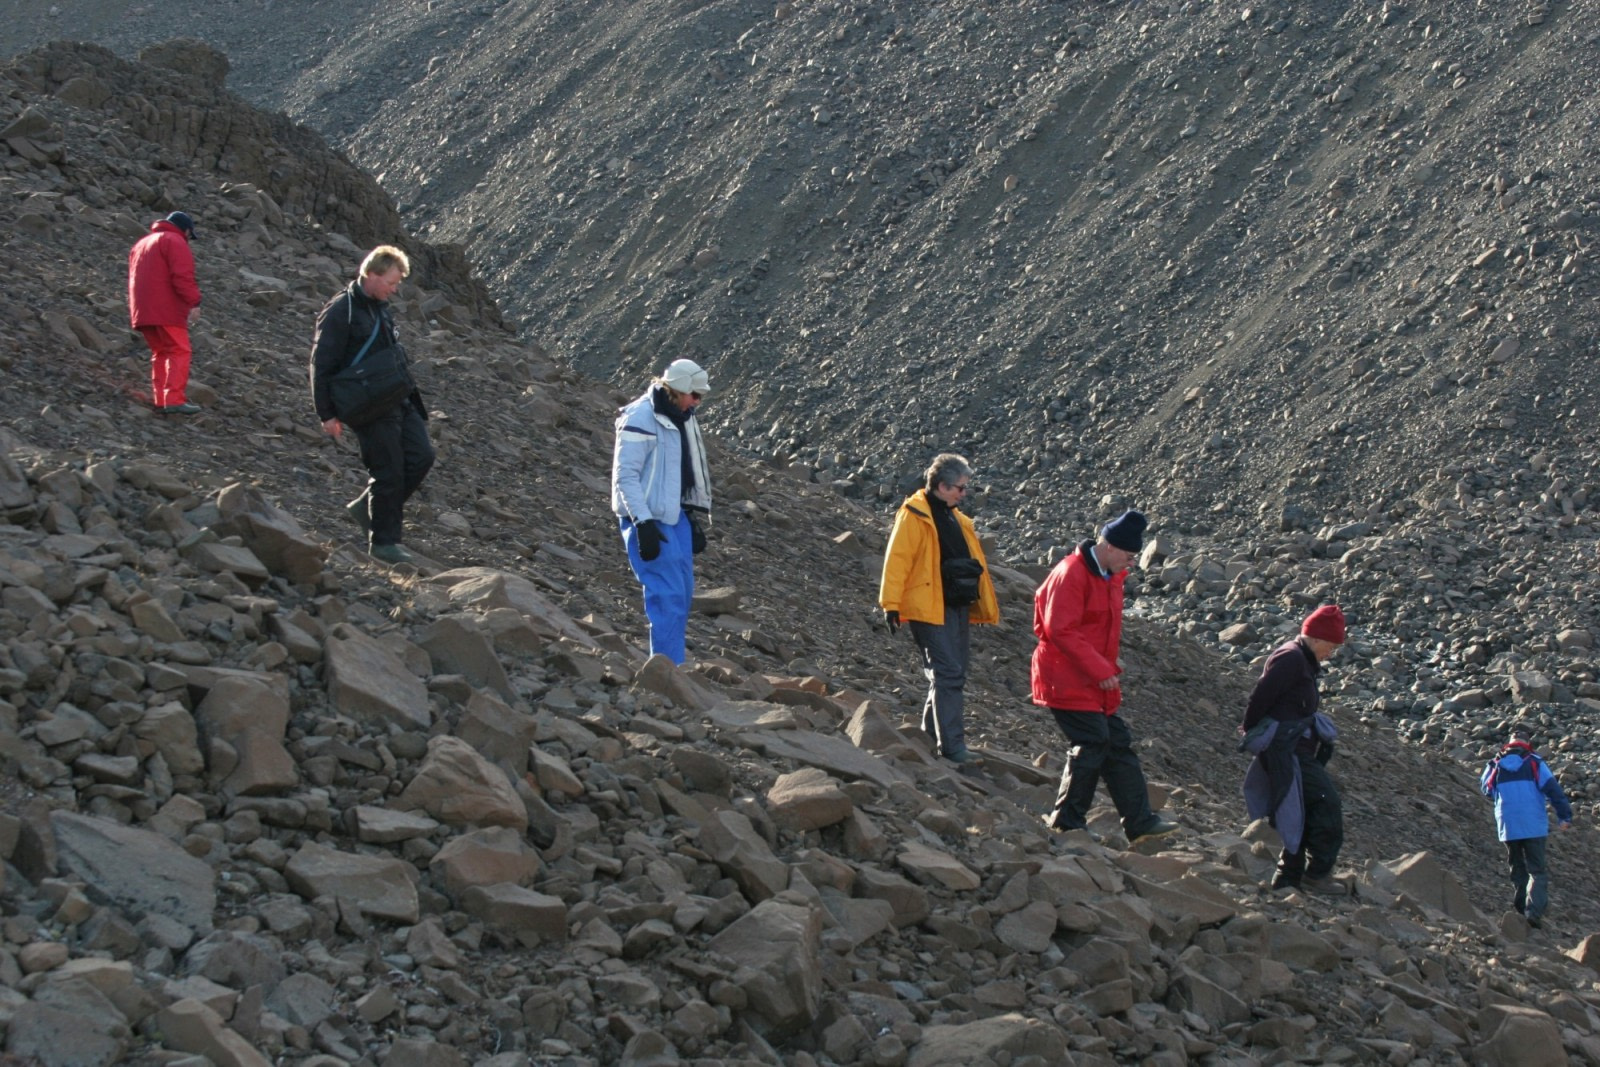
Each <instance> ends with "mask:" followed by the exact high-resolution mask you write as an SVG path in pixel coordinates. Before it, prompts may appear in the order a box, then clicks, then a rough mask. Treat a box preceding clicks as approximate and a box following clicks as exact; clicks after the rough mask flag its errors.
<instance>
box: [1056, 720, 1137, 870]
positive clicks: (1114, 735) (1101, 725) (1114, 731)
mask: <svg viewBox="0 0 1600 1067" xmlns="http://www.w3.org/2000/svg"><path fill="white" fill-rule="evenodd" d="M1050 714H1052V715H1054V716H1055V718H1056V725H1057V726H1059V727H1060V728H1061V732H1062V733H1064V734H1066V735H1067V740H1068V741H1071V742H1072V749H1071V750H1070V751H1069V752H1068V753H1067V768H1066V770H1064V771H1062V772H1061V788H1060V790H1058V791H1057V793H1056V807H1055V811H1053V812H1051V814H1050V827H1051V828H1052V829H1055V830H1080V829H1082V828H1083V827H1084V826H1085V825H1086V824H1087V822H1088V818H1089V808H1090V807H1091V806H1092V805H1093V804H1094V791H1095V789H1096V787H1098V786H1099V784H1100V782H1101V781H1102V780H1104V781H1105V783H1106V792H1108V793H1110V794H1111V803H1112V804H1114V805H1115V806H1116V809H1117V814H1118V815H1120V816H1121V817H1122V832H1123V833H1125V834H1126V835H1127V836H1128V840H1130V841H1131V840H1133V839H1134V838H1135V837H1138V836H1139V835H1140V834H1141V833H1144V832H1145V831H1146V830H1148V829H1149V828H1150V826H1151V825H1152V824H1153V823H1155V822H1156V821H1157V819H1156V815H1155V813H1154V812H1152V811H1151V810H1150V792H1149V789H1148V787H1147V786H1146V785H1145V780H1144V767H1143V766H1142V765H1141V764H1140V763H1139V756H1138V754H1137V753H1135V752H1134V751H1133V732H1132V731H1130V730H1129V729H1128V724H1127V723H1125V722H1123V721H1122V717H1121V716H1120V715H1107V714H1105V713H1103V712H1099V711H1063V710H1062V709H1060V708H1051V709H1050Z"/></svg>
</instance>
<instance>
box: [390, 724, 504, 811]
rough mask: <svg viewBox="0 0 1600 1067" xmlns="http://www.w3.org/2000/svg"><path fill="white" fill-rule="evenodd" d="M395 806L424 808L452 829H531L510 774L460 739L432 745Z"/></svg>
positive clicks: (444, 738)
mask: <svg viewBox="0 0 1600 1067" xmlns="http://www.w3.org/2000/svg"><path fill="white" fill-rule="evenodd" d="M395 807H397V808H400V809H402V810H415V809H418V808H420V809H422V810H423V811H426V812H427V813H428V814H429V815H432V816H433V817H434V818H435V819H438V820H439V821H440V822H442V823H445V824H447V825H449V826H509V827H512V828H513V829H516V830H526V829H527V828H528V809H527V808H526V807H524V806H523V804H522V798H521V797H519V796H518V795H517V790H516V788H515V787H514V786H513V785H512V784H511V781H510V779H508V778H507V777H506V774H505V772H504V771H502V770H501V769H500V768H499V767H496V766H495V765H494V764H492V763H490V762H489V761H488V760H486V759H484V758H483V757H482V756H480V755H478V752H477V750H476V749H474V748H473V747H472V746H471V745H469V744H467V743H466V742H465V741H463V740H461V739H460V738H459V737H449V736H441V737H435V738H431V739H430V740H429V741H428V754H427V756H426V757H424V759H423V761H422V766H421V767H420V768H419V769H418V770H417V774H416V777H415V778H412V779H411V782H410V784H409V785H407V786H406V788H405V790H404V791H403V792H402V793H401V794H400V796H399V797H397V798H396V800H395Z"/></svg>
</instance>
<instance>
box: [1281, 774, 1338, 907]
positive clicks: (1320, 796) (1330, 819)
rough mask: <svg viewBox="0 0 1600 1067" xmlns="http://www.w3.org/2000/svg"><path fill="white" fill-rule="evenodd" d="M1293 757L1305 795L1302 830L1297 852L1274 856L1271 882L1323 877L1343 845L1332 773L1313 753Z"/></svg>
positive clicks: (1293, 881) (1328, 873)
mask: <svg viewBox="0 0 1600 1067" xmlns="http://www.w3.org/2000/svg"><path fill="white" fill-rule="evenodd" d="M1296 758H1297V759H1299V761H1300V792H1301V795H1302V796H1303V797H1304V798H1305V807H1306V826H1305V832H1304V834H1302V835H1301V841H1300V851H1299V852H1284V853H1282V854H1281V855H1280V856H1279V857H1278V873H1277V874H1276V875H1275V876H1274V877H1273V879H1272V884H1273V885H1274V886H1285V885H1299V884H1300V879H1301V878H1302V877H1311V878H1326V877H1327V876H1328V875H1330V874H1332V873H1333V865H1334V864H1335V863H1337V862H1339V849H1340V848H1341V847H1343V845H1344V806H1343V804H1341V803H1340V800H1339V787H1338V786H1336V785H1334V784H1333V775H1331V774H1329V773H1328V768H1326V767H1324V766H1323V765H1322V764H1320V763H1318V762H1317V761H1316V758H1315V757H1313V756H1309V755H1304V754H1297V756H1296Z"/></svg>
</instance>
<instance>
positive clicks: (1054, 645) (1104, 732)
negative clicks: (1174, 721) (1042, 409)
mask: <svg viewBox="0 0 1600 1067" xmlns="http://www.w3.org/2000/svg"><path fill="white" fill-rule="evenodd" d="M1145 526H1146V520H1145V517H1144V515H1142V514H1141V513H1139V512H1137V511H1128V512H1124V513H1123V514H1122V515H1120V516H1118V517H1117V518H1115V519H1113V520H1112V521H1111V522H1108V523H1106V525H1105V527H1104V528H1103V529H1101V531H1100V538H1099V540H1098V541H1084V542H1083V543H1082V544H1080V545H1079V546H1078V547H1077V548H1076V549H1074V550H1073V551H1072V552H1071V553H1069V554H1068V555H1067V556H1066V558H1064V559H1063V560H1062V561H1061V562H1060V563H1058V564H1056V566H1055V568H1054V569H1053V570H1051V572H1050V574H1049V576H1048V577H1046V578H1045V580H1044V584H1043V585H1041V586H1040V587H1039V591H1038V592H1037V593H1036V594H1034V600H1033V633H1034V636H1036V637H1038V639H1039V644H1038V645H1037V646H1036V647H1035V648H1034V650H1033V702H1034V703H1035V704H1038V705H1039V706H1041V707H1046V708H1049V709H1050V713H1051V714H1052V715H1054V716H1055V719H1056V725H1057V726H1059V727H1060V728H1061V732H1062V733H1064V734H1066V735H1067V740H1068V741H1071V742H1072V749H1071V751H1070V752H1069V753H1068V755H1067V767H1066V770H1065V771H1063V772H1062V775H1061V788H1060V790H1059V791H1058V793H1057V795H1056V806H1055V810H1054V811H1052V812H1051V813H1050V814H1049V815H1048V816H1047V817H1046V818H1045V824H1046V825H1048V826H1049V827H1050V828H1051V829H1052V830H1061V831H1067V830H1082V829H1085V828H1086V826H1087V821H1088V816H1089V806H1090V805H1091V804H1093V803H1094V792H1095V787H1096V786H1098V785H1099V784H1100V780H1101V779H1102V778H1103V779H1105V783H1106V790H1107V791H1108V792H1109V793H1110V794H1111V802H1112V803H1113V804H1115V805H1116V808H1117V814H1118V815H1120V816H1121V817H1122V830H1123V833H1124V834H1126V835H1127V838H1128V842H1129V844H1133V843H1135V842H1139V841H1150V840H1152V839H1155V838H1159V837H1164V836H1166V835H1167V834H1170V833H1173V832H1174V831H1176V830H1177V829H1178V826H1177V824H1176V823H1172V822H1168V821H1167V820H1165V819H1163V818H1161V817H1160V816H1159V815H1157V814H1156V813H1155V812H1153V811H1151V810H1150V794H1149V791H1148V790H1147V788H1146V786H1145V780H1144V768H1143V767H1141V766H1140V764H1139V757H1138V755H1137V754H1135V752H1134V751H1133V734H1132V733H1131V732H1130V731H1129V730H1128V724H1127V723H1125V722H1123V721H1122V719H1121V718H1120V717H1119V716H1118V715H1117V708H1118V707H1119V706H1121V704H1122V682H1121V675H1122V662H1121V658H1120V655H1119V653H1120V651H1121V648H1122V585H1123V581H1124V580H1125V579H1126V578H1127V572H1128V564H1129V563H1131V562H1133V559H1134V557H1135V556H1137V555H1138V553H1139V549H1140V548H1141V547H1143V544H1144V530H1145Z"/></svg>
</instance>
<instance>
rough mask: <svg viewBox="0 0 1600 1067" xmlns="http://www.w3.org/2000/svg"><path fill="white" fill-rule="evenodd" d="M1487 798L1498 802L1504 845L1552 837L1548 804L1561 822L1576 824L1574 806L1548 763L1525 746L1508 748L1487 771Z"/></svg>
mask: <svg viewBox="0 0 1600 1067" xmlns="http://www.w3.org/2000/svg"><path fill="white" fill-rule="evenodd" d="M1478 785H1479V788H1481V789H1482V790H1483V795H1484V796H1486V797H1489V798H1490V799H1492V800H1493V801H1494V821H1495V826H1496V828H1497V829H1498V830H1499V831H1500V840H1502V841H1521V840H1523V839H1525V838H1529V837H1548V836H1549V835H1550V815H1549V813H1548V812H1547V811H1546V810H1545V802H1546V801H1549V803H1550V806H1551V807H1553V808H1555V809H1556V818H1557V819H1559V820H1560V821H1561V822H1571V821H1572V805H1571V804H1568V803H1567V794H1566V793H1564V792H1562V790H1561V783H1560V782H1558V781H1557V780H1556V776H1555V775H1554V774H1552V773H1551V771H1550V768H1549V767H1546V766H1545V765H1544V760H1542V759H1540V758H1539V757H1538V756H1537V755H1535V754H1534V752H1533V750H1532V749H1530V748H1528V747H1527V746H1525V745H1508V746H1507V747H1506V750H1505V751H1504V752H1502V753H1500V755H1499V756H1497V757H1495V758H1494V759H1492V760H1490V761H1489V763H1488V765H1487V766H1485V767H1484V768H1483V777H1482V778H1481V779H1480V780H1479V783H1478Z"/></svg>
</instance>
